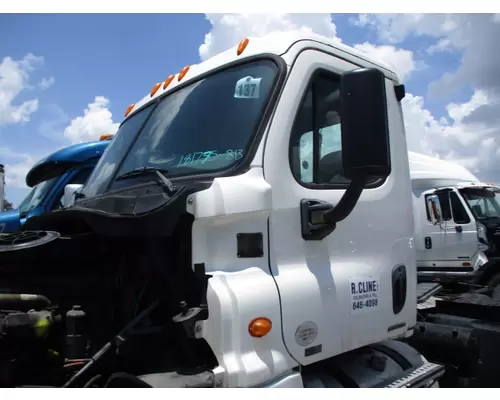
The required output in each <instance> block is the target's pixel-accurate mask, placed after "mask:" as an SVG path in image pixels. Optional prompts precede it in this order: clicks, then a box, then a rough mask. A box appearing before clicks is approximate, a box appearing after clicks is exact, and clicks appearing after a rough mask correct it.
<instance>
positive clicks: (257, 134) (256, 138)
mask: <svg viewBox="0 0 500 400" xmlns="http://www.w3.org/2000/svg"><path fill="white" fill-rule="evenodd" d="M266 60H267V61H271V62H273V63H274V64H275V65H276V67H277V71H276V76H275V79H274V82H273V85H272V88H271V91H270V93H269V96H268V99H267V103H266V105H265V106H264V108H263V111H262V114H261V117H260V121H259V122H258V125H257V127H256V129H255V131H254V132H253V133H252V135H251V137H250V138H249V140H248V151H247V152H245V155H244V156H243V158H242V159H241V160H239V161H238V163H234V164H231V165H229V166H228V167H227V168H224V169H220V170H217V171H207V172H200V173H196V174H190V175H182V176H172V177H170V176H169V177H168V178H169V179H170V180H172V181H173V182H175V181H179V180H182V181H191V180H195V179H213V178H216V177H220V176H227V175H230V174H235V173H238V172H240V171H244V170H247V169H248V168H249V166H250V163H251V161H252V160H253V158H254V157H255V154H256V152H257V149H258V146H259V144H260V142H261V140H262V137H263V135H264V131H265V128H266V127H267V125H268V123H269V121H270V119H271V116H272V114H273V112H274V109H275V107H276V104H277V101H278V99H279V95H280V94H281V91H282V88H283V83H284V81H285V79H286V76H287V69H288V68H287V64H286V62H285V60H284V59H283V58H282V57H281V56H279V55H276V54H271V53H262V54H258V55H253V56H250V57H247V58H243V59H239V60H236V61H233V62H230V63H227V64H224V65H222V66H219V67H217V68H213V69H211V70H209V71H207V72H204V73H201V74H200V75H198V76H196V77H194V78H192V79H189V80H186V81H185V82H183V83H181V84H179V85H178V86H176V87H175V88H173V89H172V90H169V91H167V92H165V93H162V94H161V95H160V96H158V97H157V98H156V99H154V100H153V101H148V102H146V103H144V104H143V105H141V107H139V108H137V110H134V112H133V113H132V114H130V115H129V116H127V117H126V118H125V119H124V120H123V121H122V122H121V124H120V126H119V128H118V130H120V129H121V128H122V126H123V125H124V124H125V123H127V122H128V121H129V120H130V119H132V118H134V117H135V116H136V115H138V114H139V113H140V112H141V111H143V110H144V109H145V108H148V107H150V111H149V114H148V115H147V117H146V118H145V119H144V121H143V122H142V124H141V125H140V127H139V128H138V129H137V132H136V133H135V135H134V137H133V139H132V140H131V141H130V143H129V145H128V147H127V150H126V151H125V152H124V154H123V156H122V157H120V161H119V162H118V163H117V165H116V167H115V170H114V171H113V174H112V176H111V177H110V179H109V181H108V183H107V185H106V188H105V189H104V190H103V191H102V192H101V193H98V194H95V195H92V196H90V197H85V198H81V199H80V200H79V201H78V205H79V206H83V207H85V204H86V203H87V201H88V200H91V199H93V200H95V199H99V198H101V197H105V196H107V195H109V194H115V193H121V192H124V191H128V190H130V189H137V188H138V187H141V186H144V187H148V186H151V185H157V184H158V183H157V182H156V180H154V179H153V180H151V181H146V182H145V181H144V179H142V180H141V179H138V180H131V184H130V185H127V186H124V187H119V188H112V186H113V184H114V182H115V180H116V176H117V174H118V172H119V171H120V169H121V167H122V165H123V163H124V162H125V160H127V158H128V157H129V154H130V152H131V151H132V149H133V148H134V145H135V143H136V141H137V140H138V139H139V138H140V137H141V135H142V133H143V130H144V127H145V126H146V125H147V123H148V121H149V119H150V118H151V116H152V115H153V114H154V112H155V110H156V109H157V106H158V105H159V104H160V102H161V101H163V100H164V99H165V97H167V96H171V95H173V94H174V93H176V92H178V91H180V90H182V89H184V88H186V87H188V86H191V85H195V84H196V83H197V82H199V81H201V80H204V79H206V78H208V77H210V76H213V75H215V74H219V73H221V72H224V71H225V70H228V69H232V68H235V67H238V66H241V65H245V64H250V63H254V62H258V61H266ZM103 157H104V154H103ZM97 172H98V171H97V170H96V169H95V170H94V171H93V172H92V174H94V173H97ZM87 182H88V181H87ZM85 186H86V185H85ZM82 193H83V194H85V187H84V188H83V190H82Z"/></svg>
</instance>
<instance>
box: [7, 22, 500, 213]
mask: <svg viewBox="0 0 500 400" xmlns="http://www.w3.org/2000/svg"><path fill="white" fill-rule="evenodd" d="M288 30H302V31H306V32H311V31H312V32H315V33H318V34H321V35H324V36H328V37H336V38H338V40H340V41H342V42H343V43H345V44H347V45H350V46H354V47H356V48H359V49H361V50H363V51H365V52H367V53H368V54H369V55H371V56H373V57H375V58H379V59H381V60H384V61H385V62H387V63H389V64H391V65H392V66H393V67H394V69H395V70H396V72H397V73H398V74H399V75H400V77H401V78H402V79H403V82H404V83H405V85H406V88H407V95H406V98H405V99H404V100H403V109H404V117H405V123H406V127H407V137H408V142H409V147H410V150H413V151H417V152H422V153H427V154H431V155H436V156H439V157H442V158H447V159H453V160H457V161H459V162H460V163H462V164H463V165H465V166H467V167H468V168H470V169H471V171H473V172H474V173H476V174H477V175H478V176H479V177H480V178H482V179H484V180H487V181H496V182H500V167H499V166H497V163H498V162H499V161H500V136H499V133H500V107H499V100H500V79H499V78H498V76H499V73H500V51H495V49H498V44H497V42H498V40H499V38H500V14H453V15H445V14H397V15H396V14H393V15H391V14H381V15H372V14H370V15H366V14H306V15H302V14H269V15H265V14H260V15H259V14H255V15H251V14H207V15H205V14H185V15H182V14H163V15H160V14H154V15H144V14H143V15H126V14H122V15H112V14H111V15H110V14H107V15H90V14H87V15H0V37H2V38H9V40H2V41H0V163H3V164H5V165H6V172H7V177H6V180H7V198H8V199H9V200H10V201H12V202H13V203H14V204H19V202H20V200H22V198H23V197H24V196H25V195H26V193H27V189H26V187H25V183H24V178H25V175H26V173H27V171H28V170H29V168H30V167H31V166H32V165H33V164H34V163H35V162H36V161H37V160H38V159H40V158H41V157H44V156H46V155H48V154H49V153H51V152H52V151H54V150H57V149H58V148H61V147H64V146H66V145H69V144H72V143H78V142H83V141H88V140H93V139H96V138H98V137H99V136H100V135H101V134H106V133H114V132H115V131H116V129H117V127H118V124H119V122H120V120H121V119H122V118H123V113H124V111H125V109H126V107H127V106H128V105H129V104H130V103H133V102H136V101H137V100H139V99H140V98H142V97H143V96H144V95H145V94H146V93H147V92H149V90H150V89H151V87H152V86H153V84H154V83H156V82H158V81H162V80H164V79H165V78H166V77H167V76H168V75H170V74H171V73H176V72H178V71H179V70H180V69H181V68H182V67H183V66H184V65H188V64H194V63H198V62H200V60H204V59H207V58H209V57H211V56H213V55H214V54H217V53H218V52H220V51H223V50H226V49H227V48H229V47H231V46H234V45H236V44H237V43H238V42H239V41H240V40H241V39H242V38H243V37H246V36H261V35H265V34H266V33H269V32H273V31H288Z"/></svg>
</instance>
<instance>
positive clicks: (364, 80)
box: [340, 68, 391, 180]
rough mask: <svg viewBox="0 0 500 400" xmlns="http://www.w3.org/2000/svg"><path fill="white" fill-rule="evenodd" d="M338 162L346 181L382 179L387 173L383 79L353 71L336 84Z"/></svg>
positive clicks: (371, 72) (388, 157) (370, 71)
mask: <svg viewBox="0 0 500 400" xmlns="http://www.w3.org/2000/svg"><path fill="white" fill-rule="evenodd" d="M340 104H341V108H340V110H341V116H342V123H341V132H342V160H343V166H344V175H345V177H346V178H349V179H352V180H355V179H356V178H365V180H371V179H383V178H386V177H387V176H389V174H390V173H391V154H390V148H389V123H388V118H387V98H386V87H385V76H384V74H383V73H382V72H381V71H380V70H378V69H364V68H363V69H357V70H353V71H348V72H346V73H344V74H343V75H342V77H341V80H340Z"/></svg>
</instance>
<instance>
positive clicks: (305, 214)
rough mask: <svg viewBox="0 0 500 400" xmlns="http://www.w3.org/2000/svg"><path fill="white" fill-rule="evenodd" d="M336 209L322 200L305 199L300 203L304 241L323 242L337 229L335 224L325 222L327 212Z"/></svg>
mask: <svg viewBox="0 0 500 400" xmlns="http://www.w3.org/2000/svg"><path fill="white" fill-rule="evenodd" d="M333 208H334V206H333V204H330V203H328V202H326V201H322V200H311V199H303V200H301V201H300V222H301V229H302V238H303V239H304V240H322V239H324V238H325V237H326V236H328V235H329V234H330V233H332V232H333V230H334V229H335V223H328V222H326V221H325V220H324V218H323V217H324V214H325V212H326V211H330V210H332V209H333Z"/></svg>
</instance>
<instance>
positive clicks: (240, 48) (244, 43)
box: [236, 38, 249, 55]
mask: <svg viewBox="0 0 500 400" xmlns="http://www.w3.org/2000/svg"><path fill="white" fill-rule="evenodd" d="M248 42H249V40H248V38H245V39H243V40H242V41H241V42H240V44H239V45H238V50H236V54H237V55H241V53H243V52H244V51H245V49H246V48H247V46H248Z"/></svg>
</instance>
